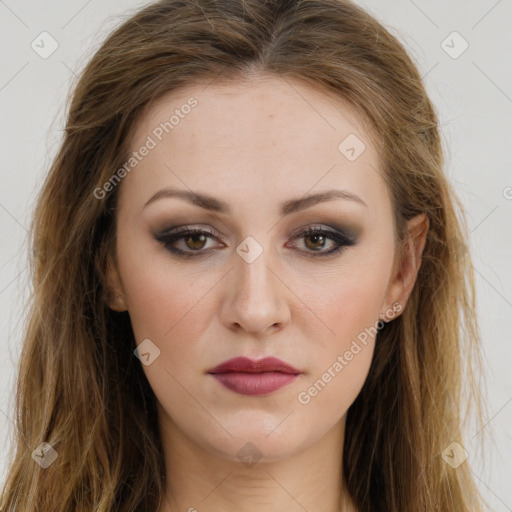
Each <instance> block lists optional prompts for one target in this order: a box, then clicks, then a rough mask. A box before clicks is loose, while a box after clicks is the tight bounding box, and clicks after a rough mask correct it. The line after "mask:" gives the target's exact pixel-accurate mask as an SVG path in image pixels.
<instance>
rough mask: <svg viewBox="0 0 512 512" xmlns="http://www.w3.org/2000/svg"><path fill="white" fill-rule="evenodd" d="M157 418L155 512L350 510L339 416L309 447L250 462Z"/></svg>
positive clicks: (335, 511) (354, 511) (249, 450)
mask: <svg viewBox="0 0 512 512" xmlns="http://www.w3.org/2000/svg"><path fill="white" fill-rule="evenodd" d="M161 418H163V420H161V421H160V431H161V435H162V443H163V447H164V453H165V462H166V474H167V491H166V496H165V500H164V505H163V507H162V508H161V509H160V510H159V511H158V512H178V511H184V510H185V511H187V512H206V511H210V510H223V511H225V512H231V511H233V512H235V511H239V510H244V512H256V511H257V512H278V511H279V512H280V511H282V510H286V511H287V512H304V510H318V511H322V512H356V509H355V507H354V504H353V502H352V500H351V499H350V497H349V496H348V494H347V492H346V489H345V487H344V485H343V482H342V478H341V474H342V453H343V439H344V432H345V417H343V418H342V420H341V421H340V422H339V423H337V424H336V425H335V426H334V427H333V428H332V429H331V430H329V431H328V432H327V433H326V434H325V435H324V436H323V437H322V438H321V439H319V440H318V441H317V442H316V443H314V444H313V445H311V446H309V447H305V448H304V449H302V450H301V449H299V448H298V449H297V450H296V451H295V452H294V453H293V454H292V455H291V456H282V457H281V458H280V457H273V458H272V457H269V456H263V454H261V455H262V458H261V459H260V460H258V461H257V462H255V463H251V462H250V459H247V460H244V462H242V461H240V460H238V459H237V458H236V457H233V459H234V460H232V459H230V458H228V457H226V455H225V454H217V453H214V449H213V448H211V449H206V448H204V447H201V446H198V445H197V444H196V443H194V442H193V441H192V440H191V439H190V438H189V437H187V436H185V435H184V434H183V432H182V431H181V430H180V429H179V428H178V427H177V425H176V424H175V423H174V422H173V421H172V420H170V418H169V417H168V416H167V417H166V416H165V415H163V416H161ZM238 444H240V446H242V445H243V444H244V443H238ZM247 449H248V453H249V457H250V452H251V449H250V448H247ZM255 452H256V449H255ZM258 454H259V453H258Z"/></svg>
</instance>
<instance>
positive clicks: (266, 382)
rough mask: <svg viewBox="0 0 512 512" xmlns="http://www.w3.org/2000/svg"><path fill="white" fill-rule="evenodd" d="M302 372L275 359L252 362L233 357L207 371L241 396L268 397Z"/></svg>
mask: <svg viewBox="0 0 512 512" xmlns="http://www.w3.org/2000/svg"><path fill="white" fill-rule="evenodd" d="M301 373H302V372H301V371H300V370H297V368H294V367H293V366H290V365H289V364H287V363H285V362H284V361H281V360H280V359H277V358H275V357H265V358H263V359H259V360H258V361H253V360H252V359H249V358H247V357H235V358H233V359H229V360H228V361H224V362H223V363H221V364H219V365H218V366H216V367H215V368H212V369H211V370H209V371H208V374H210V375H213V377H214V378H215V379H217V380H218V381H219V382H220V383H221V384H222V385H223V386H225V387H226V388H228V389H230V390H231V391H234V392H235V393H240V394H242V395H251V396H263V395H268V394H270V393H272V392H274V391H277V390H278V389H280V388H282V387H283V386H286V385H287V384H289V383H291V382H292V381H294V380H295V379H296V378H297V376H298V375H300V374H301Z"/></svg>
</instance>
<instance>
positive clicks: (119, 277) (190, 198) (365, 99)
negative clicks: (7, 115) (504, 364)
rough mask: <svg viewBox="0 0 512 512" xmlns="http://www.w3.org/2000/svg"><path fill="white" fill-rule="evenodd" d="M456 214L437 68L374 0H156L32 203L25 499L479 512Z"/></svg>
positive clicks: (472, 348)
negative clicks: (412, 52) (432, 86)
mask: <svg viewBox="0 0 512 512" xmlns="http://www.w3.org/2000/svg"><path fill="white" fill-rule="evenodd" d="M457 208H459V209H461V205H460V204H459V202H458V200H457V198H456V196H455V194H454V193H453V191H452V189H451V188H450V185H449V183H448V181H447V179H446V177H445V175H444V173H443V155H442V147H441V142H440V136H439V128H438V119H437V117H436V113H435V110H434V108H433V105H432V103H431V102H430V100H429V98H428V97H427V94H426V92H425V89H424V86H423V84H422V81H421V77H420V75H419V73H418V71H417V69H416V68H415V66H414V64H413V62H412V61H411V59H410V58H409V57H408V55H407V53H406V51H405V50H404V48H403V47H402V46H401V44H400V43H399V42H398V41H397V39H396V38H395V37H393V36H392V35H391V34H390V33H389V32H388V31H387V30H386V29H385V28H384V27H382V26H381V25H380V24H379V23H378V22H377V21H376V20H375V19H374V18H372V17H371V16H370V15H369V14H367V13H366V12H364V11H363V10H362V9H361V8H359V7H357V6H356V5H354V4H352V3H350V2H349V1H338V0H304V1H291V0H290V1H277V0H276V1H261V0H259V1H258V0H248V1H243V2H242V1H235V0H220V1H217V2H210V1H207V0H199V1H197V2H182V1H178V0H165V1H160V2H158V3H155V4H152V5H149V6H148V7H146V8H144V9H142V10H141V11H140V12H138V13H136V14H135V15H133V16H132V17H131V18H130V19H128V20H127V21H126V22H124V23H123V25H122V26H121V27H119V28H118V29H116V30H115V31H114V32H113V33H112V34H111V35H110V36H109V38H108V39H107V40H106V41H105V42H104V44H103V45H102V46H101V48H100V49H99V50H98V51H97V52H96V54H95V55H94V57H93V58H92V60H91V61H90V63H89V64H88V66H87V67H86V69H85V70H84V72H83V73H82V76H81V78H80V80H79V82H78V84H77V86H76V89H75V91H74V94H73V97H72V102H71V105H70V108H69V115H68V119H67V124H66V130H65V137H64V141H63V143H62V147H61V149H60V151H59V153H58V155H57V157H56V159H55V161H54V163H53V165H52V168H51V170H50V172H49V175H48V178H47V180H46V182H45V183H44V186H43V188H42V191H41V195H40V197H39V199H38V203H37V206H36V211H35V215H34V221H33V225H32V231H31V235H32V238H31V241H32V248H33V254H34V258H33V261H32V264H33V283H34V293H33V298H32V302H31V309H30V312H29V315H28V320H29V322H28V325H27V331H26V334H25V341H24V343H25V344H24V350H23V354H22V358H21V370H20V375H19V384H18V397H17V398H18V402H17V413H18V415H17V426H18V432H17V440H16V453H15V454H14V459H13V462H12V465H11V467H10V470H9V474H8V480H7V483H6V486H5V489H4V492H3V496H2V510H3V511H4V512H11V511H22V510H23V511H26V510H31V511H43V510H44V511H49V510H51V511H66V512H68V511H71V510H72V511H82V510H84V511H86V510H87V511H90V510H95V511H102V512H103V511H105V512H106V511H151V512H175V511H178V510H188V511H193V510H199V511H202V510H204V511H217V510H222V511H227V512H229V511H231V510H244V511H253V510H258V511H282V510H287V511H295V510H297V511H298V510H311V511H312V510H318V511H325V512H334V511H339V510H342V511H344V512H349V511H350V512H355V511H357V512H362V511H364V512H370V511H371V512H375V511H379V510H382V511H386V512H391V511H392V512H399V511H401V512H403V511H411V512H412V511H419V510H422V511H423V510H425V511H434V510H436V511H443V512H444V511H446V512H448V511H461V512H462V511H465V512H467V511H472V512H475V511H479V510H483V504H482V501H483V500H482V499H481V498H480V496H479V494H478V491H477V489H476V487H475V484H474V482H473V480H472V476H471V471H470V469H469V465H468V462H467V460H466V457H467V452H466V451H465V449H464V442H463V439H462V435H461V429H462V423H461V422H462V418H463V412H464V406H465V405H469V404H470V401H471V400H475V401H476V403H477V405H480V404H479V401H478V400H479V395H478V389H477V387H476V380H475V378H474V377H473V371H475V372H476V370H477V369H478V365H479V352H478V329H477V322H476V319H475V305H474V286H473V274H472V267H471V263H470V259H469V257H468V255H467V254H466V252H465V251H464V250H461V249H460V248H461V247H462V248H464V247H465V245H464V240H465V239H466V237H467V232H466V230H465V226H464V225H463V224H461V222H460V221H459V220H458V216H457ZM462 357H464V359H465V361H463V360H462ZM463 362H465V363H466V366H465V367H463ZM463 368H465V369H466V371H467V373H465V372H464V371H463ZM464 377H466V379H467V382H466V386H467V389H469V391H470V393H469V395H468V394H466V397H467V398H468V400H469V401H468V402H464V401H463V400H462V394H461V385H462V382H463V378H464ZM479 410H480V409H479Z"/></svg>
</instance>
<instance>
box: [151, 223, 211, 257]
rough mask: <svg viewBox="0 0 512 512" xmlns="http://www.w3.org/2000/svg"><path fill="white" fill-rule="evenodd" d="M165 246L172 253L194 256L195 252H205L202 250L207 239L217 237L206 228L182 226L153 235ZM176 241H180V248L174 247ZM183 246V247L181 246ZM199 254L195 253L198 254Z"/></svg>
mask: <svg viewBox="0 0 512 512" xmlns="http://www.w3.org/2000/svg"><path fill="white" fill-rule="evenodd" d="M155 238H156V240H158V241H159V242H160V243H161V244H162V245H164V246H165V248H166V249H167V250H168V251H170V252H172V253H173V254H178V255H180V256H184V257H189V256H196V254H194V252H195V253H205V252H209V251H204V250H203V249H204V248H205V247H206V245H207V242H208V240H212V239H214V238H217V235H216V234H215V233H214V232H212V231H209V230H206V229H198V228H190V227H188V226H183V227H181V228H177V229H175V230H173V231H171V232H169V231H165V232H163V233H160V234H158V235H156V236H155ZM177 242H182V244H181V246H182V248H178V247H176V245H177ZM183 247H184V248H183ZM199 255H200V254H197V256H199Z"/></svg>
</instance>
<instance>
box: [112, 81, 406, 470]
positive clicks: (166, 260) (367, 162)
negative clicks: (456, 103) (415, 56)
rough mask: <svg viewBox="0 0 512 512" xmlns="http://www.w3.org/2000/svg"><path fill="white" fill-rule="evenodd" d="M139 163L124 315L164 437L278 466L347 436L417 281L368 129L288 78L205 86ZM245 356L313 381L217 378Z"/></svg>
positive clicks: (176, 109) (127, 199)
mask: <svg viewBox="0 0 512 512" xmlns="http://www.w3.org/2000/svg"><path fill="white" fill-rule="evenodd" d="M290 83H293V88H292V87H291V85H290ZM173 115H174V117H171V116H173ZM170 119H171V121H169V120H170ZM166 122H167V125H166V124H165V123H166ZM347 137H348V138H347ZM363 144H364V146H363ZM144 146H145V147H146V150H143V149H141V148H143V147H144ZM131 148H132V150H133V151H137V152H138V155H139V156H138V157H137V162H136V165H133V166H132V168H131V170H130V171H129V172H127V173H126V176H125V177H124V179H123V180H122V182H121V184H120V185H118V186H120V190H119V191H118V192H119V194H120V197H119V208H118V210H117V253H118V257H117V261H116V262H115V264H113V265H112V266H111V268H110V269H109V276H110V283H112V287H113V289H114V290H115V294H114V295H115V299H113V301H112V304H111V307H112V308H113V309H116V310H118V311H122V310H128V312H129V316H130V319H131V322H132V326H133V331H134V334H135V338H136V341H137V343H138V344H141V343H143V342H144V345H141V346H140V347H139V349H140V350H139V352H140V354H139V356H141V357H140V358H141V361H142V362H143V363H144V366H143V369H144V371H145V374H146V376H147V378H148V380H149V383H150V385H151V387H152V389H153V390H154V393H155V395H156V397H157V400H158V407H159V414H160V422H161V425H162V429H163V431H164V433H167V434H168V435H171V433H172V434H173V435H175V436H176V437H180V436H181V437H183V438H186V439H188V440H189V441H190V442H192V443H193V444H195V445H196V446H198V447H201V449H203V450H206V451H207V452H208V453H210V454H214V455H216V456H220V457H222V458H224V459H226V460H233V461H235V460H237V459H239V458H240V456H241V452H239V451H240V449H241V448H242V449H245V450H255V449H257V450H258V456H261V457H263V459H262V460H264V461H273V460H279V459H284V458H287V457H290V456H292V455H294V454H298V453H299V452H301V451H303V450H305V449H307V448H309V447H312V446H313V445H314V444H315V443H316V442H318V441H319V440H320V439H321V438H323V437H324V436H326V434H327V433H329V432H339V431H340V430H339V429H342V426H343V425H344V420H345V414H346V412H347V409H348V408H349V407H350V405H351V404H352V402H353V401H354V400H355V398H356V397H357V395H358V393H359V392H360V390H361V388H362V386H363V384H364V381H365V379H366V377H367V374H368V370H369V367H370V363H371V360H372V356H373V349H374V343H375V333H376V329H375V327H376V326H379V324H377V322H378V320H379V315H381V314H387V317H388V320H389V319H391V318H392V317H393V315H395V316H398V314H400V309H401V308H403V306H404V305H405V301H406V299H407V296H408V293H409V292H410V288H411V286H412V282H413V280H414V275H413V274H414V272H409V274H408V273H407V269H402V270H401V271H400V272H396V271H395V270H394V261H395V238H394V230H393V217H392V205H391V200H390V196H389V194H388V190H387V187H386V184H385V182H384V180H383V178H382V172H381V163H380V161H379V155H378V153H377V150H376V148H375V147H374V146H373V145H372V143H371V141H370V139H369V137H368V135H367V133H366V132H365V131H364V129H363V125H362V122H361V119H360V118H359V117H358V115H357V114H356V113H355V112H354V111H352V110H351V109H350V108H349V107H348V106H347V105H345V104H344V103H343V102H341V100H339V99H334V98H331V97H328V96H327V95H325V94H324V93H322V92H320V91H319V90H317V89H314V88H311V87H310V86H308V85H306V84H303V83H300V82H297V81H295V82H289V81H285V80H283V79H281V78H279V77H270V76H265V77H260V78H259V79H257V80H253V81H252V82H251V83H250V84H249V83H242V82H237V83H235V84H233V83H231V84H226V83H225V84H215V83H212V84H210V85H209V86H207V87H206V85H205V84H198V85H197V86H193V87H192V86H191V87H189V88H187V89H186V90H185V89H183V90H182V91H180V92H179V93H172V94H169V95H167V96H165V97H163V98H162V99H161V100H160V101H159V102H158V103H156V104H155V105H154V106H153V107H152V109H151V110H149V111H148V112H146V113H145V115H144V117H143V118H141V120H140V121H139V123H138V125H137V126H136V130H135V132H134V134H133V137H132V139H131ZM139 157H140V158H139ZM134 162H135V161H132V164H134ZM162 191H163V192H162ZM173 191H174V193H173ZM331 192H332V193H331ZM193 194H196V195H195V196H194V195H193ZM317 194H325V195H324V196H318V197H317V199H314V197H315V196H316V195H317ZM203 196H204V197H203ZM310 196H311V198H310ZM308 198H309V199H308ZM409 278H410V279H409ZM408 279H409V280H408ZM396 303H399V304H400V305H399V306H398V309H397V308H395V310H393V309H392V306H393V304H396ZM148 340H149V341H148ZM141 354H142V355H141ZM239 356H244V357H247V358H249V359H251V360H253V361H257V360H260V359H262V358H265V357H275V358H278V359H279V360H281V361H282V362H284V363H287V364H288V365H290V366H291V367H293V368H294V369H295V370H298V372H296V373H294V374H285V373H283V372H282V371H275V370H276V368H270V367H267V368H266V369H267V370H268V371H267V372H265V373H258V374H254V373H253V374H248V373H243V372H240V370H241V368H240V367H239V366H237V365H236V364H235V365H234V367H233V366H232V368H231V370H237V369H238V370H239V371H238V372H237V371H232V372H231V373H218V374H212V373H209V372H211V370H212V369H214V368H215V367H217V366H218V365H220V364H221V363H223V362H225V361H227V360H229V359H231V358H235V357H239ZM261 369H262V368H261V367H260V370H261ZM270 370H274V371H270ZM277 370H278V369H277ZM281 370H282V369H281ZM247 443H252V445H254V447H256V448H254V447H251V448H247V446H251V445H247ZM244 446H245V448H243V447H244ZM242 453H243V452H242Z"/></svg>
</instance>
